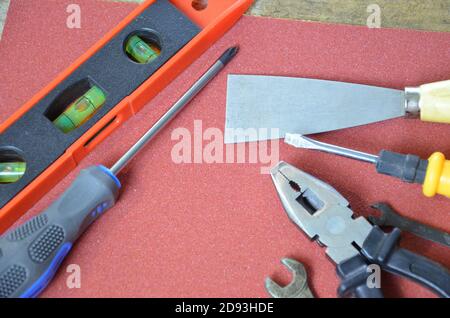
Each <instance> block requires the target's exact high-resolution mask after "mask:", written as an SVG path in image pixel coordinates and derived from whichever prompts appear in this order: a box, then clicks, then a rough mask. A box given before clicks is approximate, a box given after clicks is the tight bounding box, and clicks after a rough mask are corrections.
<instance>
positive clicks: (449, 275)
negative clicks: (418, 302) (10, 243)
mask: <svg viewBox="0 0 450 318" xmlns="http://www.w3.org/2000/svg"><path fill="white" fill-rule="evenodd" d="M400 234H401V231H400V230H399V229H398V228H395V229H394V230H393V231H392V232H391V233H384V232H383V231H382V230H381V229H380V228H379V227H378V226H375V227H374V228H373V230H372V232H370V234H369V236H368V237H367V238H366V240H365V241H364V244H363V247H362V250H361V253H362V254H363V255H364V256H365V257H366V258H367V259H368V261H369V262H373V263H376V264H378V265H380V266H381V267H382V268H383V269H384V270H386V271H388V272H391V273H393V274H397V275H401V276H404V277H407V278H409V279H412V280H414V281H416V282H418V283H420V284H422V285H423V286H425V287H428V288H429V289H431V290H432V291H434V292H436V293H437V294H438V295H440V296H441V297H446V298H449V297H450V272H449V271H448V270H447V269H446V268H445V267H443V266H442V265H440V264H438V263H436V262H433V261H431V260H429V259H428V258H426V257H423V256H420V255H417V254H414V253H412V252H410V251H408V250H405V249H401V248H398V246H397V245H398V241H399V239H400Z"/></svg>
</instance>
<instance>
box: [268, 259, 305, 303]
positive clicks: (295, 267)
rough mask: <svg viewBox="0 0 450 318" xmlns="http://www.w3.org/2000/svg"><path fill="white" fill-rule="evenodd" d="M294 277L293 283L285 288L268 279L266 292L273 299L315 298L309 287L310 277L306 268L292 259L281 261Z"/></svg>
mask: <svg viewBox="0 0 450 318" xmlns="http://www.w3.org/2000/svg"><path fill="white" fill-rule="evenodd" d="M281 263H283V265H284V266H286V267H287V268H288V269H289V270H290V271H291V272H292V275H293V278H292V281H291V282H290V283H289V284H288V285H287V286H285V287H281V286H280V285H278V284H277V283H275V282H274V281H273V280H272V279H271V278H266V283H265V285H266V290H267V292H268V293H269V294H270V296H272V297H273V298H314V296H313V294H312V292H311V290H310V289H309V286H308V277H307V274H306V270H305V266H303V264H302V263H300V262H297V261H296V260H293V259H290V258H283V259H282V260H281Z"/></svg>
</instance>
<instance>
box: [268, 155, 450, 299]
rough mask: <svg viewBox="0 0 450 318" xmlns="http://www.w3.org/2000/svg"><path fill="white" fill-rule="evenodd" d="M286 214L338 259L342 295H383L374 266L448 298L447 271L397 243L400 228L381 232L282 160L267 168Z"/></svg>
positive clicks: (330, 189) (328, 189) (335, 194)
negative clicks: (375, 275)
mask: <svg viewBox="0 0 450 318" xmlns="http://www.w3.org/2000/svg"><path fill="white" fill-rule="evenodd" d="M271 176H272V180H273V182H274V184H275V187H276V190H277V192H278V195H279V197H280V199H281V202H282V205H283V207H284V209H285V210H286V213H287V214H288V216H289V218H290V219H291V220H292V221H293V222H294V223H295V224H296V225H297V226H298V227H299V228H300V229H301V230H302V231H303V232H305V233H306V234H307V236H309V238H311V239H312V240H314V241H317V242H318V243H319V245H321V246H325V247H326V254H327V255H328V256H329V257H330V258H331V260H332V261H333V262H334V263H336V266H337V267H336V269H337V274H338V276H339V277H340V279H341V284H340V286H339V288H338V295H339V296H341V297H358V298H381V297H383V293H382V291H381V289H380V288H379V286H377V284H376V283H375V284H373V282H372V283H371V282H370V279H371V275H372V274H373V266H374V265H375V266H378V267H379V269H381V270H385V271H387V272H390V273H393V274H397V275H400V276H404V277H406V278H409V279H411V280H413V281H415V282H418V283H420V284H422V285H424V286H426V287H428V288H429V289H431V290H432V291H434V292H435V293H436V294H438V295H439V296H441V297H447V298H448V297H450V272H449V271H448V270H447V269H446V268H445V267H443V266H442V265H440V264H438V263H436V262H434V261H431V260H429V259H427V258H425V257H423V256H421V255H417V254H414V253H412V252H410V251H408V250H405V249H402V248H399V247H398V242H399V239H400V234H401V231H400V230H399V229H397V228H394V229H393V230H392V232H390V233H385V232H384V231H382V230H381V229H380V228H379V227H378V226H374V225H372V224H371V223H369V221H368V220H367V219H365V218H364V217H355V216H354V213H353V211H352V210H351V209H350V208H349V202H348V201H347V200H346V199H345V198H344V197H343V196H342V195H341V194H340V193H339V192H337V191H336V190H335V189H334V188H333V187H332V186H330V185H329V184H327V183H325V182H323V181H321V180H319V179H317V178H315V177H313V176H311V175H309V174H307V173H305V172H303V171H301V170H299V169H297V168H295V167H294V166H292V165H290V164H288V163H286V162H280V163H279V164H278V165H277V166H275V167H274V168H272V170H271Z"/></svg>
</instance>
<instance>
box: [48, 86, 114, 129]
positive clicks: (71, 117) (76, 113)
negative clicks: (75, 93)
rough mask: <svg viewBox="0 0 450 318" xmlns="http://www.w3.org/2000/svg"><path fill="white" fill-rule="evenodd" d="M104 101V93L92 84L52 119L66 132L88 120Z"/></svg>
mask: <svg viewBox="0 0 450 318" xmlns="http://www.w3.org/2000/svg"><path fill="white" fill-rule="evenodd" d="M105 101H106V96H105V93H104V92H103V91H102V90H101V89H100V88H99V87H98V86H92V87H91V88H90V89H89V90H88V91H87V92H86V93H84V94H83V95H82V96H81V97H80V98H78V99H77V100H76V101H75V102H73V103H72V104H71V105H70V106H69V107H67V108H66V110H65V111H64V112H62V113H61V115H59V116H58V117H57V118H56V119H55V120H54V121H53V123H54V124H55V126H56V127H58V128H59V129H60V130H61V131H62V132H63V133H65V134H67V133H69V132H71V131H73V130H74V129H76V128H78V127H80V126H81V125H83V124H84V123H85V122H86V121H87V120H89V119H90V118H91V117H92V116H93V115H94V114H95V113H96V112H97V110H98V109H99V108H100V107H102V106H103V104H104V103H105Z"/></svg>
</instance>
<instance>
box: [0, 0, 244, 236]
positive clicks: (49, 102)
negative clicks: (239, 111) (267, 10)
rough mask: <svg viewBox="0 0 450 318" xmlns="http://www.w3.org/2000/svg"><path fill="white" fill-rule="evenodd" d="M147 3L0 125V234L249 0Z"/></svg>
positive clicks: (197, 52) (211, 40) (202, 48)
mask: <svg viewBox="0 0 450 318" xmlns="http://www.w3.org/2000/svg"><path fill="white" fill-rule="evenodd" d="M197 2H198V1H191V0H148V1H146V2H145V3H143V4H142V5H140V6H139V7H137V8H136V9H135V10H134V11H133V12H132V13H131V14H130V15H129V16H128V17H126V18H125V19H124V20H123V21H122V22H121V23H120V24H119V25H118V26H116V27H115V28H114V29H113V30H111V31H110V32H109V33H108V34H107V35H106V36H105V37H104V38H103V39H101V40H100V41H99V42H98V43H97V44H95V45H94V46H93V47H92V48H91V49H89V50H88V51H87V52H86V53H85V54H83V55H82V56H81V57H80V58H79V59H77V60H76V61H75V62H74V63H73V64H72V65H71V66H70V67H69V68H67V69H66V70H65V71H63V72H62V73H61V74H59V75H58V76H57V77H56V78H55V79H54V80H53V81H52V82H51V83H50V84H48V85H47V86H46V87H45V88H44V89H42V90H41V91H40V92H39V93H38V94H36V95H35V96H34V97H33V98H32V99H31V100H30V101H28V102H27V103H26V104H25V105H23V106H22V107H21V108H20V109H19V110H18V111H17V112H16V113H14V114H13V115H12V116H11V117H10V118H9V119H8V120H6V122H5V123H3V124H2V125H1V126H0V233H1V232H3V231H4V230H6V229H7V228H8V227H9V226H10V225H11V224H12V223H13V222H14V221H15V220H17V219H18V218H19V217H20V216H21V215H23V214H24V213H25V212H26V211H27V210H28V209H30V208H31V207H32V206H33V205H34V204H35V203H36V202H37V201H38V200H39V199H40V198H41V197H42V196H43V195H44V194H45V193H47V192H48V191H49V190H50V189H51V188H52V187H53V186H55V185H56V184H57V183H58V182H59V181H60V180H61V179H62V178H63V177H64V176H66V175H67V174H68V173H69V172H70V171H71V170H73V169H74V168H75V167H76V166H77V164H78V163H79V162H80V161H81V160H82V159H83V158H84V157H85V156H86V155H87V154H88V153H89V152H90V151H92V150H93V149H94V148H95V147H96V146H97V145H98V144H99V143H100V142H102V141H103V140H104V139H105V138H106V137H107V136H108V135H109V134H111V133H112V132H113V131H114V130H115V129H116V128H118V127H119V126H120V125H121V124H122V123H123V122H124V121H126V120H127V119H128V118H129V117H130V116H132V115H134V114H135V113H137V112H138V111H139V110H140V109H141V108H142V107H143V106H144V105H145V104H146V103H148V101H149V100H151V99H152V98H153V97H155V95H156V94H158V93H159V92H160V91H161V90H162V89H163V88H164V87H166V86H167V85H168V84H169V83H170V82H171V81H172V80H173V79H174V78H175V77H176V76H177V75H178V74H180V73H181V72H182V71H183V70H184V69H186V67H187V66H189V65H190V64H191V63H192V62H193V61H195V60H196V59H197V58H198V57H199V56H200V55H201V54H202V53H203V52H204V51H205V50H206V49H207V48H209V47H210V46H211V45H212V44H213V43H214V42H215V41H216V40H218V39H219V38H220V37H221V36H222V35H223V34H224V33H225V32H226V31H227V30H228V29H229V28H231V26H232V25H233V24H234V23H235V22H236V21H237V20H238V19H239V18H240V16H241V15H242V14H243V13H244V12H245V11H246V10H247V9H248V7H249V6H250V5H251V3H252V0H209V1H208V4H207V6H206V7H204V6H200V7H199V6H198V5H197Z"/></svg>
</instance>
